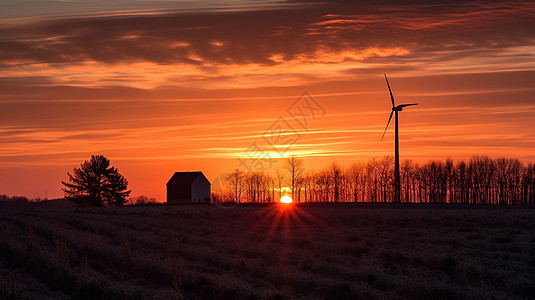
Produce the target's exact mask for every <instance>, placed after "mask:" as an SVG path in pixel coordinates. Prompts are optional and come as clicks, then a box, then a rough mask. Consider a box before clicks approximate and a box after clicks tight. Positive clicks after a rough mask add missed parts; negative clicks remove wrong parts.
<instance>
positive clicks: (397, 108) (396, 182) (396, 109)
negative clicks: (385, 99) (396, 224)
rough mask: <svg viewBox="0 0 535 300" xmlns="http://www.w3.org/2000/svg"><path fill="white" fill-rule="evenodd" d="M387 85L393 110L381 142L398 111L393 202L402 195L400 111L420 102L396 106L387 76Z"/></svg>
mask: <svg viewBox="0 0 535 300" xmlns="http://www.w3.org/2000/svg"><path fill="white" fill-rule="evenodd" d="M385 79H386V85H387V86H388V91H389V92H390V100H392V111H391V112H390V118H388V123H386V128H385V132H384V133H383V137H382V138H381V142H382V141H383V138H384V137H385V133H386V130H387V129H388V125H389V124H390V120H392V115H393V114H394V112H395V113H396V120H395V122H396V142H395V146H394V149H395V150H394V151H395V164H394V201H393V202H398V203H399V202H401V201H400V196H401V182H400V179H399V131H398V112H400V111H402V110H403V108H404V107H407V106H412V105H418V103H410V104H400V105H398V106H396V104H395V102H394V95H393V94H392V90H391V89H390V84H389V83H388V78H386V74H385Z"/></svg>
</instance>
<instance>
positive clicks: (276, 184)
mask: <svg viewBox="0 0 535 300" xmlns="http://www.w3.org/2000/svg"><path fill="white" fill-rule="evenodd" d="M400 169H401V172H400V173H401V174H400V175H401V197H400V198H401V199H400V201H401V202H403V203H452V204H453V203H454V204H499V205H534V204H535V166H534V164H533V163H523V162H521V161H520V160H518V159H515V158H496V159H493V158H489V157H488V156H473V157H471V158H470V159H469V160H468V161H464V160H461V161H457V162H454V161H453V160H452V159H450V158H447V159H445V160H431V161H428V162H426V163H417V162H414V161H412V160H405V161H403V162H402V163H401V168H400ZM226 179H227V180H226V181H227V185H228V186H229V187H230V188H229V189H228V190H226V191H224V192H222V193H215V194H214V195H213V198H214V201H216V202H252V203H261V202H276V201H278V199H280V197H281V196H282V195H284V194H285V193H289V195H290V196H292V198H293V200H294V202H298V203H300V202H393V200H394V187H393V185H394V159H393V157H391V156H385V157H384V158H382V159H371V160H369V161H368V162H366V163H365V162H356V163H353V164H351V165H350V166H348V167H345V168H344V167H342V166H340V165H339V164H338V163H336V162H333V163H331V164H330V165H329V166H328V167H327V168H324V169H322V170H320V171H311V170H309V171H307V170H306V169H305V168H304V162H303V160H302V159H300V158H297V157H294V156H292V157H290V158H287V159H286V161H285V165H284V169H283V170H280V169H279V170H276V171H275V172H274V173H273V174H270V173H267V172H250V173H246V172H243V171H241V170H239V169H236V170H234V171H233V172H232V173H230V174H229V175H228V176H227V178H226ZM285 187H287V188H288V191H285Z"/></svg>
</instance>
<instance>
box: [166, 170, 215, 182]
mask: <svg viewBox="0 0 535 300" xmlns="http://www.w3.org/2000/svg"><path fill="white" fill-rule="evenodd" d="M199 176H202V177H204V179H205V180H206V181H208V179H206V176H204V174H203V173H202V172H200V171H197V172H175V174H173V176H172V177H171V179H169V181H168V182H167V184H170V183H171V182H172V183H173V184H184V185H189V184H192V183H193V181H195V179H197V177H199ZM208 183H210V182H208Z"/></svg>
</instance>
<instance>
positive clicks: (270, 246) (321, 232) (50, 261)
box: [0, 204, 535, 299]
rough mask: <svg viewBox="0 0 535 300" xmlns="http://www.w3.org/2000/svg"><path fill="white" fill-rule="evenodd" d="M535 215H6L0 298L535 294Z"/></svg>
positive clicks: (302, 210) (314, 209)
mask: <svg viewBox="0 0 535 300" xmlns="http://www.w3.org/2000/svg"><path fill="white" fill-rule="evenodd" d="M534 224H535V210H534V209H532V208H520V207H483V206H478V207H468V206H429V205H427V206H426V205H379V204H377V205H354V204H347V205H342V204H340V205H328V204H322V205H303V206H296V207H294V208H293V209H280V208H279V206H252V205H248V206H239V207H234V208H220V207H217V206H179V207H166V206H158V207H124V208H88V209H57V210H20V211H15V210H1V211H0V253H2V255H1V256H0V298H16V299H19V298H30V299H37V298H38V299H67V298H85V299H98V298H106V299H114V298H128V299H169V298H185V299H200V298H218V299H244V298H247V299H249V298H266V299H271V298H275V299H285V298H303V299H324V298H329V299H344V298H346V299H349V298H351V299H353V298H371V299H386V298H388V299H398V298H412V299H451V298H478V299H489V298H501V299H515V298H519V299H521V298H526V299H527V298H532V297H533V295H535V275H534V274H535V226H534Z"/></svg>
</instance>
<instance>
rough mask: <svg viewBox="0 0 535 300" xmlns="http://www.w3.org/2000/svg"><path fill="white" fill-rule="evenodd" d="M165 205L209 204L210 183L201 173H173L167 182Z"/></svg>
mask: <svg viewBox="0 0 535 300" xmlns="http://www.w3.org/2000/svg"><path fill="white" fill-rule="evenodd" d="M167 203H168V204H185V203H210V181H208V179H206V177H205V176H204V174H203V173H202V172H175V174H173V176H172V177H171V179H169V181H168V182H167Z"/></svg>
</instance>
